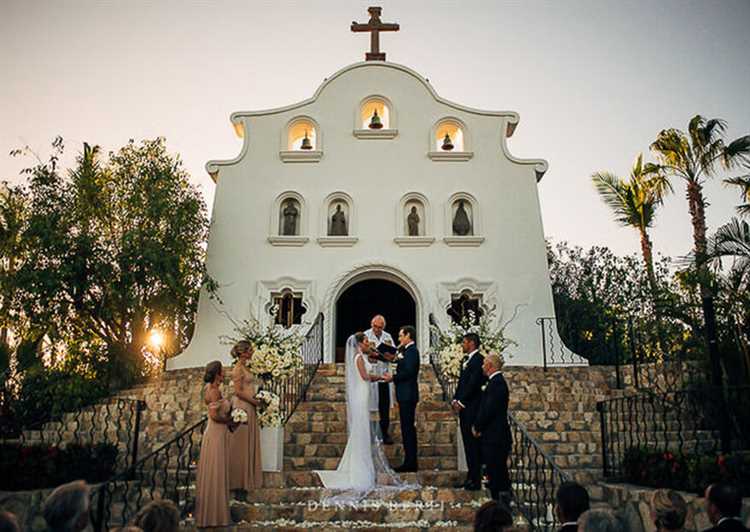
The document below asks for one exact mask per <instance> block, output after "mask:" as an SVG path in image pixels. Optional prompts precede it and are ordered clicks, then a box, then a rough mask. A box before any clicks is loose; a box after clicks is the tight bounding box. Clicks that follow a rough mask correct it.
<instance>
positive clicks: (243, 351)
mask: <svg viewBox="0 0 750 532" xmlns="http://www.w3.org/2000/svg"><path fill="white" fill-rule="evenodd" d="M253 351H254V349H253V344H251V343H250V342H248V341H247V340H240V341H239V342H237V343H236V344H234V345H233V346H232V350H231V351H230V352H229V354H230V355H232V358H233V359H235V360H241V361H244V360H247V359H249V358H251V357H252V356H253Z"/></svg>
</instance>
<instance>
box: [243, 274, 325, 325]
mask: <svg viewBox="0 0 750 532" xmlns="http://www.w3.org/2000/svg"><path fill="white" fill-rule="evenodd" d="M284 290H291V291H292V292H294V293H298V294H302V306H303V307H305V309H306V312H305V314H304V317H305V319H308V320H309V319H312V318H311V317H314V316H316V315H317V314H318V312H319V310H318V308H319V305H318V301H317V300H316V299H315V295H314V294H315V281H310V280H302V279H296V278H294V277H289V276H284V277H279V278H278V279H271V280H267V281H258V287H257V289H256V292H257V294H258V304H257V310H258V313H257V315H258V316H259V317H260V318H261V320H262V321H261V322H262V323H265V324H267V323H269V317H270V313H269V311H270V309H271V304H272V301H271V295H272V294H280V293H282V292H283V291H284Z"/></svg>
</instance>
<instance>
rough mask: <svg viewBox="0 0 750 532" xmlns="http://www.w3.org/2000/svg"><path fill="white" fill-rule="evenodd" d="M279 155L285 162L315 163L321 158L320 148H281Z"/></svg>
mask: <svg viewBox="0 0 750 532" xmlns="http://www.w3.org/2000/svg"><path fill="white" fill-rule="evenodd" d="M279 157H280V158H281V160H282V161H283V162H285V163H317V162H320V160H321V159H322V158H323V152H322V151H320V150H283V151H280V152H279Z"/></svg>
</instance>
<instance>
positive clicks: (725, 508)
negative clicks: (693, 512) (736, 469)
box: [705, 482, 742, 524]
mask: <svg viewBox="0 0 750 532" xmlns="http://www.w3.org/2000/svg"><path fill="white" fill-rule="evenodd" d="M705 495H706V513H707V514H708V518H709V519H710V520H711V522H712V523H713V524H717V523H718V522H719V520H720V519H721V518H722V517H739V516H740V512H742V493H740V490H739V489H737V486H734V485H732V484H728V483H726V482H719V483H717V484H711V485H710V486H709V487H707V488H706V494H705Z"/></svg>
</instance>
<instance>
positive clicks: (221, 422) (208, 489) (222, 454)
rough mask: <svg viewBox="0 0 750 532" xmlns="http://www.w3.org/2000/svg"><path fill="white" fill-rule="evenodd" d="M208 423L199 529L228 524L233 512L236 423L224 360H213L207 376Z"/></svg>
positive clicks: (198, 503) (198, 502)
mask: <svg viewBox="0 0 750 532" xmlns="http://www.w3.org/2000/svg"><path fill="white" fill-rule="evenodd" d="M203 382H205V383H206V385H205V387H204V389H203V392H204V395H203V397H204V399H203V400H204V402H205V403H206V408H207V410H208V424H207V425H206V430H205V432H204V433H203V441H202V442H201V455H200V459H199V461H198V479H197V482H196V496H195V524H196V526H197V527H198V528H206V527H218V526H228V525H230V524H231V523H232V519H231V517H230V515H229V460H228V450H229V427H230V426H233V423H232V420H231V417H230V410H231V406H230V404H229V401H228V400H227V399H224V398H223V397H222V396H221V384H222V383H223V382H224V370H223V368H222V365H221V362H219V361H218V360H217V361H214V362H210V363H209V364H208V365H207V366H206V373H205V375H204V376H203Z"/></svg>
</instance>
